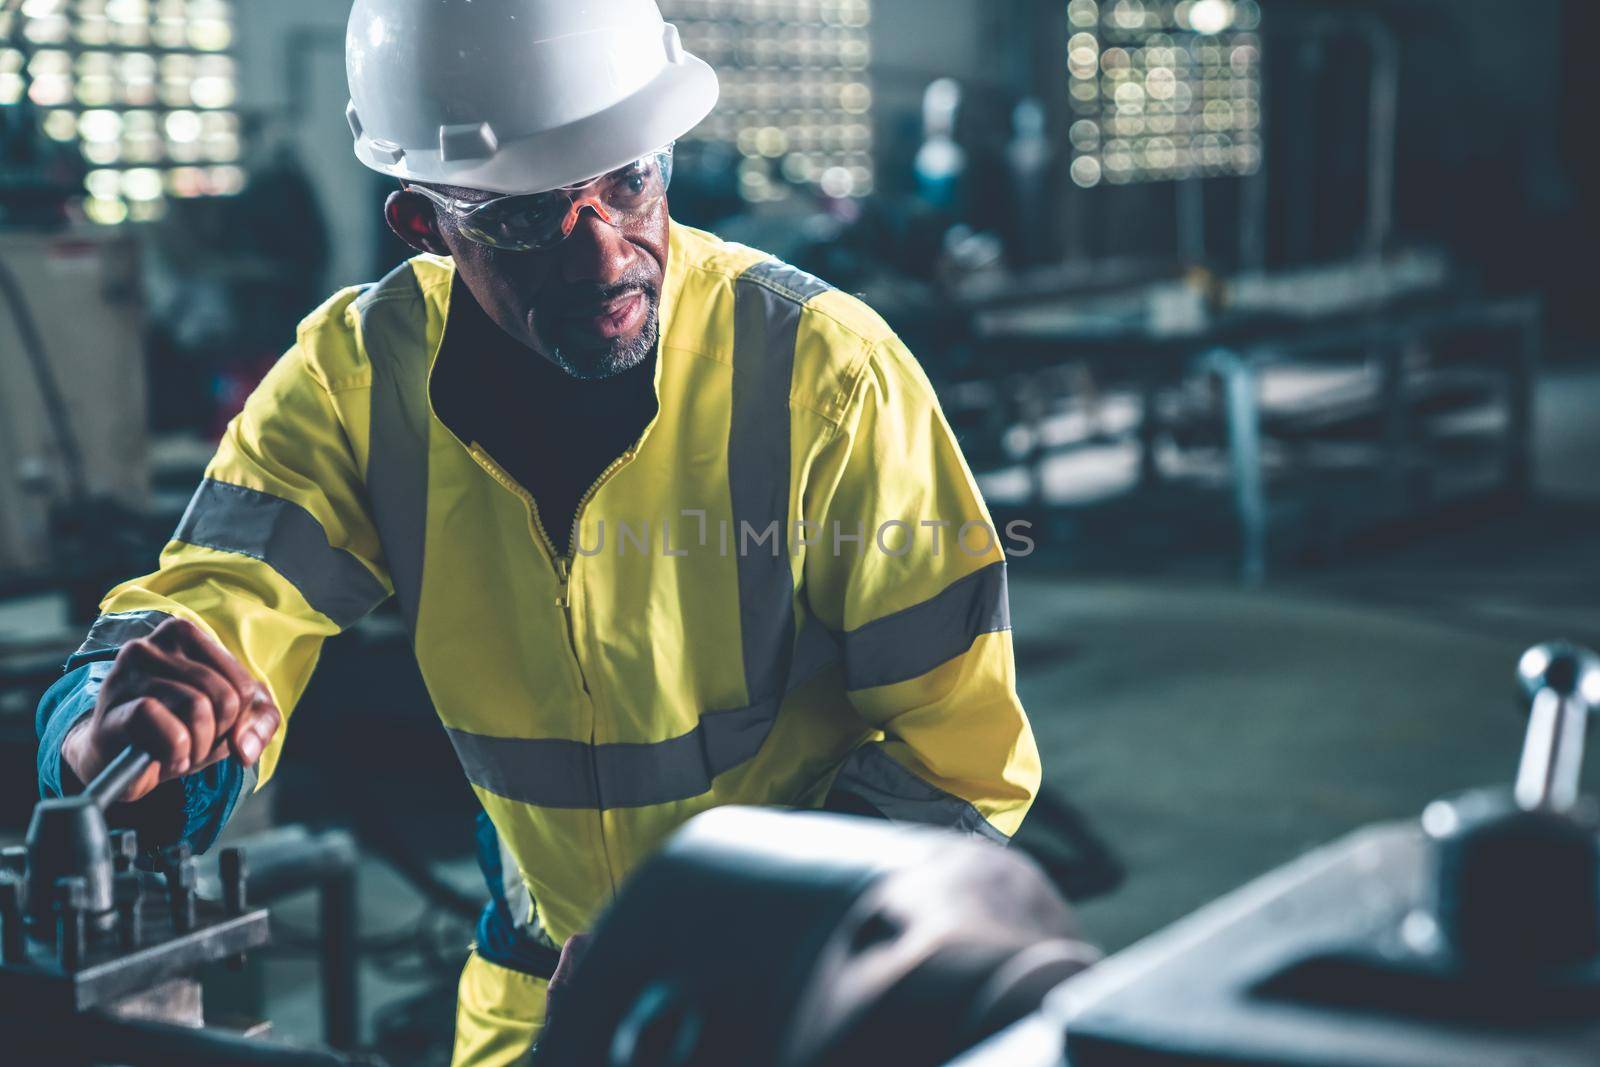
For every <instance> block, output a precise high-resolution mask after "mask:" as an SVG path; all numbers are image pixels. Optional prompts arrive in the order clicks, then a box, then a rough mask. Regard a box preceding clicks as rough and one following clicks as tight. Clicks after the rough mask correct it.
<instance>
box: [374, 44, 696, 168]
mask: <svg viewBox="0 0 1600 1067" xmlns="http://www.w3.org/2000/svg"><path fill="white" fill-rule="evenodd" d="M717 96H718V86H717V76H716V73H715V72H714V71H712V69H711V67H710V66H709V65H707V64H706V63H705V62H704V61H703V60H701V59H699V58H697V57H695V56H692V55H689V54H688V53H683V54H682V58H681V59H680V61H679V62H676V63H672V64H669V65H668V66H666V67H665V68H664V69H663V70H662V71H661V73H660V74H658V75H657V76H656V77H655V78H653V79H651V80H650V81H649V82H648V83H646V84H645V85H644V86H643V87H642V88H640V89H639V90H638V91H637V92H635V93H633V94H632V95H630V96H627V97H625V98H623V99H622V100H620V101H618V102H617V103H616V104H613V105H612V106H611V107H608V108H606V109H605V110H603V111H600V112H597V113H595V114H593V115H589V116H586V117H584V118H582V119H578V120H577V121H575V122H570V123H568V124H566V125H565V126H558V127H556V128H555V129H551V130H543V131H541V132H539V133H537V134H534V135H532V136H529V137H523V138H519V139H516V140H510V141H506V142H503V143H501V144H500V145H499V147H498V149H497V151H496V152H495V153H494V155H493V156H492V157H490V158H488V159H483V160H471V161H465V160H457V161H446V160H445V159H444V158H443V153H442V152H441V151H440V150H439V149H438V148H437V147H435V148H432V149H431V150H426V149H425V150H413V149H409V148H408V149H406V151H405V153H404V155H403V156H402V157H401V158H400V159H399V160H398V161H395V162H389V161H388V160H387V159H386V158H385V157H384V155H383V154H380V153H375V152H374V149H373V144H372V138H371V137H370V136H368V135H366V134H363V135H361V136H360V137H358V138H357V140H356V143H355V152H356V158H357V159H359V160H360V161H361V162H362V163H364V164H365V165H366V166H368V167H371V168H372V169H373V170H376V171H378V172H380V173H383V174H388V175H392V176H393V177H396V178H400V179H402V180H405V181H418V182H432V183H435V184H441V185H454V186H460V187H462V188H468V189H478V190H482V191H484V192H488V193H498V194H501V195H508V196H521V195H528V194H533V193H544V192H549V191H550V190H552V189H560V188H562V187H564V186H569V185H575V184H577V183H579V182H583V181H586V180H588V179H590V178H595V177H598V176H599V175H602V174H606V173H608V172H610V171H613V170H616V169H617V168H619V167H625V166H627V165H628V164H629V163H632V162H633V161H634V160H636V159H639V158H640V157H642V156H645V155H648V154H649V153H651V152H653V151H655V150H656V149H658V148H661V147H663V146H664V145H667V144H669V143H671V142H672V141H675V140H677V139H678V138H680V137H682V136H684V135H685V134H687V133H688V132H689V131H691V130H693V129H694V128H695V127H696V126H698V125H699V124H700V122H701V121H702V120H703V119H704V118H705V117H706V116H707V115H709V114H710V113H711V109H712V108H713V107H715V106H716V103H717Z"/></svg>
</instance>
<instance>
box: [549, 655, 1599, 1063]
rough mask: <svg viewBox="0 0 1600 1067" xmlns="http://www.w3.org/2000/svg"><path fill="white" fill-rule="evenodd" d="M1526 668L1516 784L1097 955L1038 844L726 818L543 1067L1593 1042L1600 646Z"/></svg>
mask: <svg viewBox="0 0 1600 1067" xmlns="http://www.w3.org/2000/svg"><path fill="white" fill-rule="evenodd" d="M1518 674H1519V678H1520V681H1521V683H1522V685H1523V687H1524V692H1525V695H1526V696H1527V698H1528V700H1529V702H1530V704H1531V714H1530V721H1529V725H1528V732H1527V741H1526V744H1525V748H1524V751H1523V756H1522V763H1521V769H1520V771H1519V773H1518V776H1517V781H1516V786H1515V788H1514V789H1513V790H1509V791H1508V790H1483V791H1478V792H1474V793H1469V794H1467V795H1464V796H1461V797H1457V798H1453V799H1448V800H1441V801H1438V802H1436V803H1434V804H1433V805H1431V806H1429V808H1428V809H1427V811H1426V812H1425V813H1424V815H1423V817H1422V819H1421V821H1420V823H1413V822H1407V823H1402V824H1395V825H1387V826H1378V827H1374V828H1369V829H1365V830H1362V831H1359V832H1357V833H1355V834H1354V835H1352V836H1351V837H1350V838H1348V839H1346V840H1344V841H1341V842H1338V843H1335V844H1333V845H1330V846H1328V847H1326V848H1324V849H1322V850H1320V851H1317V852H1315V853H1313V854H1311V855H1309V856H1307V857H1305V858H1303V859H1301V860H1299V861H1297V862H1295V863H1293V864H1291V865H1289V866H1288V867H1286V868H1284V869H1282V870H1279V871H1277V872H1274V873H1272V874H1269V875H1267V876H1266V877H1264V878H1262V879H1260V880H1259V881H1257V882H1255V883H1253V884H1251V885H1248V886H1246V887H1245V888H1243V889H1240V890H1238V891H1236V892H1235V893H1233V894H1231V895H1230V896H1228V897H1225V898H1223V899H1222V900H1220V901H1218V902H1216V903H1214V904H1212V905H1210V906H1208V907H1206V908H1204V909H1202V910H1201V911H1199V912H1197V913H1196V914H1194V915H1193V916H1190V917H1189V918H1187V919H1185V920H1183V921H1181V922H1179V923H1178V924H1176V925H1175V926H1173V927H1171V928H1169V929H1167V930H1165V931H1162V932H1160V933H1157V934H1156V935H1154V936H1152V937H1150V938H1149V939H1147V940H1145V941H1144V942H1142V943H1140V944H1138V945H1135V946H1134V947H1132V948H1130V949H1128V950H1127V951H1125V952H1123V953H1119V954H1118V955H1115V956H1113V957H1111V958H1109V959H1107V960H1105V961H1103V962H1100V963H1098V964H1095V965H1094V966H1087V968H1086V965H1087V964H1089V963H1090V962H1091V958H1092V953H1090V952H1089V951H1088V950H1086V949H1085V948H1083V947H1082V946H1081V945H1080V944H1079V943H1078V942H1076V941H1075V940H1074V936H1075V933H1074V929H1073V924H1072V919H1071V916H1070V914H1069V912H1068V909H1067V908H1066V906H1065V905H1064V904H1063V903H1062V901H1061V900H1060V898H1059V897H1057V896H1056V895H1055V893H1054V891H1053V889H1051V888H1050V887H1049V885H1048V883H1047V882H1046V881H1045V880H1044V879H1043V878H1042V877H1041V876H1040V875H1039V873H1038V871H1037V870H1036V869H1035V868H1034V867H1033V866H1032V865H1031V864H1030V863H1029V862H1028V861H1027V860H1025V859H1023V858H1022V857H1020V856H1018V855H1016V854H1015V853H1014V852H1008V851H1004V850H1000V849H996V848H994V847H993V846H989V845H985V844H981V843H976V842H970V841H967V840H964V839H958V838H954V837H951V836H949V835H946V834H943V833H942V832H939V831H933V830H916V831H908V830H905V829H903V828H891V827H888V826H884V825H881V824H873V823H871V822H866V821H860V820H851V819H849V818H846V817H841V816H831V815H822V814H810V813H808V814H791V813H776V812H761V811H754V810H742V809H721V810H718V811H714V812H711V813H708V814H706V815H703V816H701V817H700V818H698V819H696V820H695V821H693V822H691V823H690V824H689V826H688V827H687V828H685V829H684V830H683V831H682V832H681V833H680V834H679V835H678V836H677V837H676V838H674V839H673V840H672V841H671V842H670V843H669V844H668V845H667V846H666V848H665V849H664V850H663V852H662V853H661V854H660V855H659V856H658V857H657V858H656V859H655V860H653V861H652V862H651V863H650V864H649V865H647V866H646V867H645V868H644V869H643V870H641V871H640V873H639V875H638V876H637V877H636V879H635V880H634V881H633V882H632V883H631V884H630V885H629V887H628V888H627V889H625V890H624V892H623V894H622V895H621V897H619V899H618V901H617V903H616V905H615V906H614V907H613V909H612V910H611V912H610V913H609V914H608V915H607V916H606V917H605V918H604V919H603V920H602V922H601V924H600V926H599V927H598V928H597V930H596V932H595V937H594V940H593V942H592V944H591V946H590V947H589V949H588V951H587V955H586V956H585V958H584V959H583V961H582V963H581V965H580V966H579V968H578V970H577V972H576V976H575V978H574V980H573V982H572V985H571V986H570V987H569V988H568V989H565V990H563V991H562V992H561V993H560V994H559V997H558V998H555V999H553V1000H552V1004H551V1019H550V1023H549V1027H548V1030H547V1033H546V1036H545V1039H544V1041H543V1043H542V1049H541V1057H542V1063H544V1064H546V1065H550V1067H578V1065H583V1067H597V1065H607V1067H668V1065H671V1067H702V1065H720V1064H763V1065H767V1067H811V1065H821V1064H828V1065H830V1067H852V1065H856V1064H860V1065H866V1064H882V1063H894V1064H897V1065H902V1067H918V1065H927V1067H935V1065H941V1064H950V1065H959V1067H1166V1065H1169V1064H1171V1065H1179V1064H1182V1065H1189V1067H1193V1065H1199V1064H1211V1065H1223V1064H1226V1065H1230V1067H1255V1065H1259V1067H1267V1065H1272V1067H1335V1065H1338V1067H1440V1065H1443V1064H1450V1065H1453V1067H1473V1065H1479V1064H1482V1065H1486V1067H1487V1065H1490V1064H1494V1065H1505V1064H1510V1063H1516V1064H1524V1065H1529V1067H1532V1065H1535V1064H1537V1065H1541V1067H1578V1065H1580V1064H1583V1065H1592V1064H1593V1063H1594V1062H1595V1060H1596V1055H1597V1053H1596V1050H1597V1049H1600V847H1597V837H1596V807H1595V805H1594V804H1593V803H1591V802H1589V801H1587V800H1581V799H1580V798H1579V795H1578V779H1579V771H1580V767H1581V763H1582V749H1583V742H1584V733H1585V729H1586V727H1587V721H1588V718H1589V716H1590V714H1591V713H1592V711H1593V710H1594V709H1595V708H1596V707H1597V706H1600V658H1597V657H1596V656H1595V655H1594V654H1593V653H1591V652H1588V651H1585V650H1582V649H1578V648H1575V647H1573V646H1570V645H1566V644H1550V645H1541V646H1538V647H1536V648H1533V649H1530V650H1529V651H1528V652H1527V653H1526V654H1525V655H1524V656H1523V657H1522V660H1521V662H1520V665H1519V670H1518ZM1079 972H1081V973H1079Z"/></svg>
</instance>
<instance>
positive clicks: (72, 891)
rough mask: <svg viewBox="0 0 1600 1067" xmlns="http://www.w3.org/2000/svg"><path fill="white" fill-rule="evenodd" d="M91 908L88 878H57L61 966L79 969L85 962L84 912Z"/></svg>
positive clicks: (73, 969)
mask: <svg viewBox="0 0 1600 1067" xmlns="http://www.w3.org/2000/svg"><path fill="white" fill-rule="evenodd" d="M88 907H89V883H88V881H87V880H86V879H84V878H79V877H69V878H57V879H56V957H57V958H58V959H59V960H60V961H61V966H62V967H63V968H65V969H66V970H69V971H75V970H77V969H78V967H79V966H81V965H82V963H83V951H84V946H85V943H86V942H87V940H88V934H87V931H86V929H85V927H84V921H83V918H84V914H83V913H84V911H85V910H86V909H87V908H88Z"/></svg>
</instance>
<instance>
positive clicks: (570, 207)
mask: <svg viewBox="0 0 1600 1067" xmlns="http://www.w3.org/2000/svg"><path fill="white" fill-rule="evenodd" d="M671 183H672V145H670V144H669V145H667V146H666V147H665V148H663V149H661V150H659V151H656V152H651V153H650V154H649V155H647V156H642V157H640V158H639V159H637V160H635V161H634V162H632V163H630V164H628V165H627V166H626V167H621V168H619V169H617V170H614V171H612V172H611V173H609V174H604V175H601V176H600V177H598V178H596V179H594V180H593V181H588V182H584V183H583V184H581V185H572V186H568V187H566V188H564V189H554V190H551V191H550V192H548V193H534V194H533V195H531V196H502V197H497V198H495V199H494V200H481V201H471V200H456V199H454V198H453V197H448V196H445V195H444V194H443V193H439V192H436V191H434V190H432V189H429V188H428V187H427V186H424V185H410V186H407V188H409V189H411V190H412V191H414V192H418V193H421V194H422V195H423V196H425V197H427V198H428V199H429V200H432V201H433V202H434V203H435V204H437V205H438V206H439V207H440V208H441V209H443V210H444V212H445V213H446V214H447V215H448V217H449V219H450V223H451V224H452V225H453V226H454V227H455V228H456V229H457V230H459V231H460V232H461V234H462V235H463V236H465V237H468V238H470V239H471V240H473V241H476V242H478V243H479V244H484V245H488V246H489V247H490V248H500V249H504V250H505V251H508V252H545V251H548V250H549V249H552V248H554V247H555V246H556V245H558V244H560V243H561V242H562V241H564V240H566V239H567V237H569V236H570V235H571V234H572V231H573V230H574V229H576V228H577V226H578V220H579V218H581V217H582V215H583V210H584V208H592V209H593V210H594V213H595V214H596V215H598V216H600V218H601V219H603V220H605V221H606V222H607V223H609V224H610V225H612V226H615V227H617V228H618V229H622V228H624V227H626V226H627V225H628V224H629V223H631V222H637V221H639V220H640V219H643V218H645V217H647V216H648V215H649V214H650V213H651V212H652V211H654V210H655V208H656V205H657V204H659V203H661V200H662V198H663V197H665V196H666V195H667V186H668V185H670V184H671Z"/></svg>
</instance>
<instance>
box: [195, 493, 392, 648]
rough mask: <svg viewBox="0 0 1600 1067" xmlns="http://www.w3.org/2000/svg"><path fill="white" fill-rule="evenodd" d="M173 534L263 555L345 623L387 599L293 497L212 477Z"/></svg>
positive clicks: (335, 619) (326, 611) (261, 557)
mask: <svg viewBox="0 0 1600 1067" xmlns="http://www.w3.org/2000/svg"><path fill="white" fill-rule="evenodd" d="M172 537H173V540H175V541H181V542H183V543H184V544H189V545H199V546H200V547H202V548H212V549H216V550H217V551H219V552H234V553H237V554H239V555H241V556H249V557H251V558H252V559H258V560H260V561H261V562H263V563H265V564H266V565H267V566H269V567H271V568H272V569H273V570H275V571H277V572H278V573H279V574H280V575H282V576H283V577H284V579H286V580H287V581H288V582H289V584H290V585H293V586H294V587H295V588H296V589H298V590H300V595H301V596H303V597H305V599H306V603H307V604H310V605H311V607H312V608H314V609H315V610H316V611H318V612H321V613H322V614H323V615H326V616H327V617H328V618H329V619H331V620H333V622H334V624H335V625H337V626H338V627H339V628H340V629H341V630H342V629H344V628H345V627H347V626H349V625H350V624H352V623H354V622H356V621H357V620H358V619H361V618H362V617H364V616H365V615H366V614H367V613H368V612H370V611H371V610H372V609H373V608H375V607H377V606H378V605H379V604H381V603H383V602H384V601H385V600H386V599H388V596H389V593H388V591H387V590H386V589H384V587H383V583H382V582H380V581H379V580H378V579H377V578H376V577H375V576H374V575H373V573H372V572H371V571H369V570H367V568H366V565H365V564H363V563H362V562H361V561H360V560H359V559H357V558H356V557H355V555H354V554H353V553H351V552H348V551H346V550H345V549H342V548H335V547H333V546H332V545H331V544H329V543H328V534H327V531H325V530H324V529H323V528H322V524H321V523H320V522H318V521H317V520H316V517H315V516H314V515H312V514H311V512H309V511H307V510H306V509H305V508H303V507H301V506H300V505H299V504H296V503H295V502H294V501H292V500H285V499H283V498H282V497H276V496H272V495H271V494H269V493H263V492H260V491H259V490H256V489H247V488H245V487H244V486H240V485H229V484H228V483H227V482H219V481H216V480H214V479H211V478H207V479H206V480H205V481H203V482H201V483H200V488H199V489H197V490H196V491H195V494H194V498H193V499H192V500H190V501H189V508H188V510H187V511H185V512H184V513H183V518H182V519H181V520H180V521H179V523H178V531H177V533H175V534H173V535H172Z"/></svg>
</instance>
